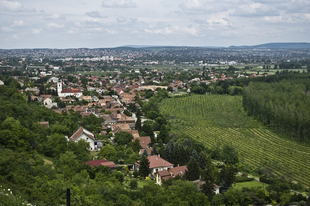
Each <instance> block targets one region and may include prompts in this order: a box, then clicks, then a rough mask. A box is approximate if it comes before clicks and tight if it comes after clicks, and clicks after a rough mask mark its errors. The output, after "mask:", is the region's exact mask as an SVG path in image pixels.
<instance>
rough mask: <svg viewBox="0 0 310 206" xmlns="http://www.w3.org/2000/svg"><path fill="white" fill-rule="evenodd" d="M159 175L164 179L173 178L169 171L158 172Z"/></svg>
mask: <svg viewBox="0 0 310 206" xmlns="http://www.w3.org/2000/svg"><path fill="white" fill-rule="evenodd" d="M158 174H159V175H160V176H161V177H162V178H163V177H165V176H170V177H171V174H170V172H169V171H168V170H161V171H158Z"/></svg>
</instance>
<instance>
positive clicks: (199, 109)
mask: <svg viewBox="0 0 310 206" xmlns="http://www.w3.org/2000/svg"><path fill="white" fill-rule="evenodd" d="M160 109H161V112H162V113H163V114H164V115H165V116H166V117H168V118H169V119H170V121H171V125H172V127H173V130H174V131H176V132H179V133H183V134H186V135H189V136H191V137H192V138H195V139H196V140H197V141H199V142H201V143H202V144H204V145H205V146H206V147H208V148H212V147H214V146H216V145H218V144H230V145H233V146H234V147H235V148H236V149H237V150H238V152H239V157H240V161H241V162H242V163H243V164H245V165H249V166H250V167H254V168H256V167H261V166H262V167H268V168H271V169H272V170H273V172H274V173H275V174H276V175H279V176H282V175H286V176H290V177H292V178H293V180H296V181H298V182H301V183H303V184H304V185H305V186H310V147H309V146H304V145H302V144H299V143H296V142H292V141H290V140H288V139H285V138H281V137H279V136H278V135H277V134H275V133H273V132H271V131H270V130H268V129H267V128H265V127H263V126H261V125H260V124H259V123H258V122H256V121H255V120H253V119H251V118H250V117H248V116H247V115H246V113H245V111H244V110H243V107H242V97H241V96H226V95H225V96H224V95H222V96H220V95H194V96H189V97H183V98H170V99H165V100H164V101H163V102H162V103H161V105H160Z"/></svg>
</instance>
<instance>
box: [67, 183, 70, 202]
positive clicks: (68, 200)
mask: <svg viewBox="0 0 310 206" xmlns="http://www.w3.org/2000/svg"><path fill="white" fill-rule="evenodd" d="M67 206H70V187H68V188H67Z"/></svg>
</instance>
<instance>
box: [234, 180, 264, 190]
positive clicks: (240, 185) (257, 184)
mask: <svg viewBox="0 0 310 206" xmlns="http://www.w3.org/2000/svg"><path fill="white" fill-rule="evenodd" d="M267 186H268V185H267V184H264V183H262V182H258V181H250V182H238V183H236V184H235V185H233V187H234V188H236V189H242V188H244V187H248V188H251V187H267Z"/></svg>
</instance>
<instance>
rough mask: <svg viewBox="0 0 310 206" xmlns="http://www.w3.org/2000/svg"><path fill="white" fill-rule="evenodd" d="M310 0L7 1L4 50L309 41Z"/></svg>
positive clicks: (0, 43)
mask: <svg viewBox="0 0 310 206" xmlns="http://www.w3.org/2000/svg"><path fill="white" fill-rule="evenodd" d="M309 38H310V1H309V0H227V1H223V0H50V1H47V0H0V48H4V49H12V48H80V47H88V48H104V47H117V46H123V45H160V46H162V45H167V46H230V45H256V44H262V43H269V42H310V41H309Z"/></svg>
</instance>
